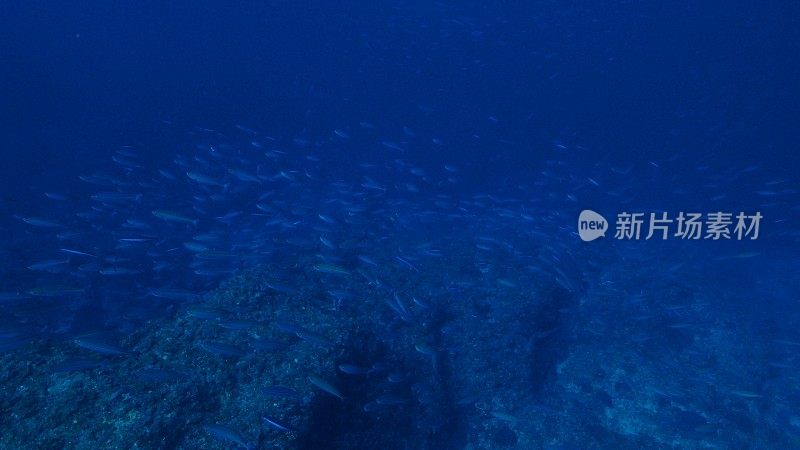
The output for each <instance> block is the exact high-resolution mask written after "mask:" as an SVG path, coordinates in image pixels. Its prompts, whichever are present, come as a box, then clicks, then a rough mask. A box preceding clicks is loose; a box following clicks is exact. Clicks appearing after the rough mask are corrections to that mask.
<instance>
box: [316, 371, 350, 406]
mask: <svg viewBox="0 0 800 450" xmlns="http://www.w3.org/2000/svg"><path fill="white" fill-rule="evenodd" d="M308 381H310V382H311V384H313V385H314V386H316V387H318V388H320V389H321V390H323V391H325V392H327V393H328V394H331V395H333V396H334V397H337V398H338V399H339V400H344V398H345V397H344V395H343V394H342V393H341V392H340V391H339V389H337V388H336V386H334V385H332V384H331V383H329V382H327V381H325V380H323V379H322V378H320V377H318V376H316V375H311V376H309V377H308Z"/></svg>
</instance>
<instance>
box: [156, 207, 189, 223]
mask: <svg viewBox="0 0 800 450" xmlns="http://www.w3.org/2000/svg"><path fill="white" fill-rule="evenodd" d="M152 214H153V215H154V216H156V217H158V218H159V219H161V220H163V221H166V222H174V223H190V224H192V225H197V219H192V218H191V217H188V216H185V215H183V214H181V213H177V212H175V211H168V210H164V209H156V210H153V211H152Z"/></svg>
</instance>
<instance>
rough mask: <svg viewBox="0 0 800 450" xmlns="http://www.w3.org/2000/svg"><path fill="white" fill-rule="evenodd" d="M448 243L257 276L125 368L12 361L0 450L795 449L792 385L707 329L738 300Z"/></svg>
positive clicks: (235, 284) (353, 244) (728, 321)
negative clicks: (409, 257)
mask: <svg viewBox="0 0 800 450" xmlns="http://www.w3.org/2000/svg"><path fill="white" fill-rule="evenodd" d="M457 230H458V227H454V228H453V229H451V230H448V232H447V233H444V234H446V237H444V238H441V239H435V238H433V239H431V240H428V241H427V243H424V244H419V245H418V246H417V247H415V248H413V250H408V251H414V252H417V253H418V254H419V253H425V254H428V255H431V256H430V257H429V258H428V259H426V260H425V261H421V262H419V263H418V264H417V265H415V266H413V267H407V266H405V265H403V264H398V263H387V264H376V265H372V264H360V265H356V264H346V263H344V264H343V265H342V266H341V267H337V266H328V265H319V264H317V262H318V261H317V259H316V257H315V256H314V255H309V256H307V257H304V256H298V257H296V258H287V260H285V261H283V262H276V263H269V264H265V265H263V266H259V267H257V268H254V269H249V270H247V271H245V272H243V273H241V274H240V275H238V276H235V277H233V278H232V279H230V280H229V281H227V282H225V283H223V284H222V285H221V287H220V288H219V289H217V290H216V291H213V292H210V293H208V294H206V295H205V296H204V298H202V299H201V300H198V301H196V302H191V303H183V304H178V305H176V306H175V307H174V310H173V314H172V315H171V316H170V317H167V318H161V319H155V320H152V321H150V322H148V323H147V324H146V325H145V326H144V327H143V328H141V329H139V330H137V331H135V332H133V333H131V334H129V335H127V336H123V337H121V338H120V340H119V346H120V348H121V349H125V352H126V353H123V354H119V355H117V356H110V355H109V356H106V357H105V358H98V357H97V356H95V355H96V354H97V352H90V351H87V350H86V349H84V348H81V347H78V346H76V345H75V344H74V343H73V342H72V341H66V342H55V341H47V342H37V343H33V344H31V345H30V346H29V347H27V348H25V349H22V350H20V349H18V350H16V351H12V352H6V353H3V354H1V355H0V357H1V358H2V360H0V367H1V368H2V372H0V390H1V391H0V410H1V411H2V415H0V429H2V430H3V433H2V434H0V448H8V449H12V448H13V449H24V448H37V449H62V448H70V449H93V450H94V449H98V448H102V449H153V448H163V449H167V448H182V449H218V448H237V447H239V448H245V447H250V448H365V449H394V448H398V449H426V448H428V449H441V448H464V449H478V448H480V449H495V448H521V449H534V448H601V447H602V448H745V447H750V446H751V445H752V444H753V443H754V442H761V443H769V444H768V448H788V447H791V446H798V445H800V442H799V441H798V440H797V438H795V437H793V435H792V433H791V432H787V429H791V428H793V427H796V426H797V424H789V423H784V422H785V419H781V418H786V417H793V413H792V409H793V407H794V406H796V405H797V402H796V400H797V399H792V398H787V397H785V396H784V395H782V394H781V392H779V391H777V392H772V390H773V389H772V388H771V386H775V389H779V388H778V387H779V386H783V385H785V384H786V383H787V380H786V379H785V377H787V376H789V375H788V374H784V373H783V372H780V371H777V372H776V370H777V369H775V368H770V367H766V366H765V365H764V364H763V363H762V361H765V360H768V359H769V357H770V356H769V355H767V354H765V352H766V350H765V349H764V348H762V347H761V346H760V345H759V344H758V342H759V340H758V339H757V337H754V336H753V332H752V331H751V330H750V329H748V327H747V326H745V325H742V323H741V321H737V320H734V319H733V318H732V317H726V316H725V315H724V314H722V313H715V314H713V315H711V314H704V312H703V308H708V305H713V304H714V303H715V302H718V301H724V300H720V298H723V299H724V297H725V296H726V295H733V293H731V292H725V291H724V290H723V289H722V288H720V289H717V290H709V289H708V288H707V284H708V283H707V282H705V281H703V280H696V281H690V280H691V279H689V278H683V280H684V281H676V277H669V279H667V277H663V276H654V275H653V274H652V272H649V271H648V270H645V269H643V267H645V266H647V265H648V264H643V261H642V259H641V258H645V257H640V258H639V259H636V258H628V259H626V260H625V261H624V262H623V261H622V260H621V259H619V260H618V259H617V258H616V256H614V255H609V256H608V257H607V261H602V262H596V264H594V267H588V268H585V270H583V271H582V272H580V274H578V273H577V272H576V273H575V274H572V273H570V274H564V273H558V272H553V271H550V270H549V269H548V268H547V267H546V266H545V265H544V262H545V261H548V260H551V259H552V258H553V257H554V256H553V255H551V254H548V252H552V251H553V247H552V246H548V245H547V242H546V241H545V240H539V241H537V240H536V239H530V238H528V240H527V242H528V244H526V245H527V246H528V247H526V246H524V245H521V244H519V245H517V246H515V247H513V248H512V247H509V246H507V245H506V244H504V243H502V242H501V241H491V240H489V239H487V238H481V237H480V236H479V235H477V234H475V233H476V231H475V230H466V229H464V230H462V231H461V232H458V231H457ZM417 242H424V241H422V240H421V239H420V240H418V241H417ZM476 243H478V244H479V245H478V246H477V247H476V245H475V244H476ZM364 245H366V244H364V243H363V242H362V243H359V242H358V241H350V242H344V243H343V244H342V250H341V251H342V252H343V253H344V254H346V255H347V254H349V255H351V257H352V255H353V254H355V253H354V252H358V251H359V249H360V248H361V247H362V246H364ZM369 245H370V246H371V247H370V250H371V252H372V254H373V255H376V256H375V260H378V261H392V260H393V258H392V256H391V255H393V254H395V253H393V252H395V251H396V250H395V248H383V249H381V248H380V247H378V246H379V245H380V241H379V240H378V241H376V242H371V243H370V244H369ZM381 255H383V258H381ZM345 261H347V257H345ZM653 264H654V262H653V261H650V264H649V265H651V266H652V265H653ZM356 266H357V268H355V267H356ZM568 280H571V281H568ZM692 283H694V284H692ZM701 283H703V285H704V286H706V287H704V290H701V289H700V286H701ZM388 286H391V288H388ZM630 292H642V293H643V294H642V295H639V296H636V295H634V296H633V297H631V295H630ZM704 292H706V293H704ZM644 293H647V294H646V295H645V294H644ZM149 301H153V300H152V299H150V300H149ZM687 317H688V318H691V319H690V320H688V319H686V318H687ZM687 320H688V321H687ZM106 341H107V339H106V340H103V342H106ZM111 352H113V349H112V350H105V351H103V352H101V353H103V354H108V353H111ZM76 358H77V359H76ZM276 386H277V388H276ZM287 388H288V389H287ZM754 390H759V392H761V393H760V394H755V393H753V391H754ZM764 392H767V393H772V394H774V395H771V396H770V397H771V398H769V399H767V398H766V397H765V395H764V394H763V393H764ZM339 395H340V396H341V397H342V398H339V397H338V396H339ZM265 417H267V418H269V419H270V420H272V421H273V422H275V423H276V424H277V425H270V424H269V423H267V422H266V421H265V420H264V418H265ZM282 428H283V429H282ZM765 445H766V444H765ZM765 448H767V447H765Z"/></svg>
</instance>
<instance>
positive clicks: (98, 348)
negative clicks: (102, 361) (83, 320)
mask: <svg viewBox="0 0 800 450" xmlns="http://www.w3.org/2000/svg"><path fill="white" fill-rule="evenodd" d="M74 342H75V345H77V346H78V347H81V348H85V349H87V350H91V351H93V352H97V353H102V354H104V355H113V356H118V355H127V354H129V352H127V351H125V350H123V349H122V348H120V347H118V346H117V345H114V344H112V343H109V342H105V341H102V340H98V339H92V338H91V337H82V338H76V339H75V340H74Z"/></svg>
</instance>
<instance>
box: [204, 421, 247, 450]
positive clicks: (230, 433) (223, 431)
mask: <svg viewBox="0 0 800 450" xmlns="http://www.w3.org/2000/svg"><path fill="white" fill-rule="evenodd" d="M203 429H205V430H206V433H208V434H210V435H211V436H214V438H216V439H218V440H220V441H226V442H233V443H234V444H236V445H238V446H240V447H242V448H244V449H246V450H251V449H253V448H255V447H254V446H253V444H251V443H250V442H249V441H248V439H247V438H245V437H244V435H243V434H242V433H240V432H239V431H236V430H234V429H233V428H231V427H229V426H228V425H221V424H215V425H206V426H204V427H203Z"/></svg>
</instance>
